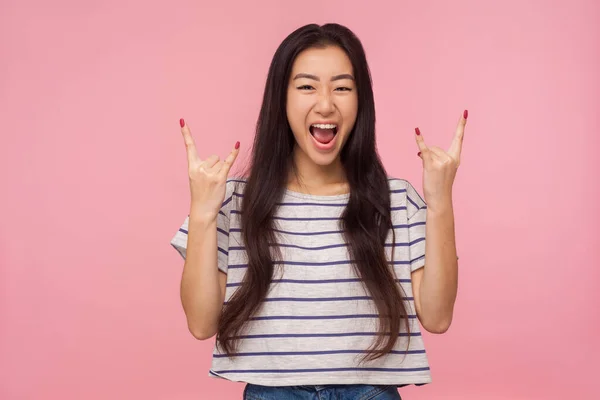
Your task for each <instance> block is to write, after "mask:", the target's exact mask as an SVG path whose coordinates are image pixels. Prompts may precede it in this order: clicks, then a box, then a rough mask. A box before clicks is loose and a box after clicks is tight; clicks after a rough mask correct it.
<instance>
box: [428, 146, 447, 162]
mask: <svg viewBox="0 0 600 400" xmlns="http://www.w3.org/2000/svg"><path fill="white" fill-rule="evenodd" d="M428 149H429V151H430V152H431V154H432V155H433V156H434V157H437V158H439V159H440V160H445V159H447V158H448V157H449V156H448V154H447V153H446V152H445V151H444V150H442V149H440V148H439V147H435V146H431V147H429V148H428Z"/></svg>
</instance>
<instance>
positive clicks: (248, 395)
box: [244, 383, 402, 400]
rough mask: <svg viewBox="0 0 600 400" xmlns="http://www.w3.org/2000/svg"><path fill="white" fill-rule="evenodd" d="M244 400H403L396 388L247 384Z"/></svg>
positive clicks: (385, 386)
mask: <svg viewBox="0 0 600 400" xmlns="http://www.w3.org/2000/svg"><path fill="white" fill-rule="evenodd" d="M244 400H402V399H401V398H400V395H399V394H398V389H397V388H396V386H387V385H373V386H372V385H324V386H260V385H254V384H252V383H248V384H246V388H245V389H244Z"/></svg>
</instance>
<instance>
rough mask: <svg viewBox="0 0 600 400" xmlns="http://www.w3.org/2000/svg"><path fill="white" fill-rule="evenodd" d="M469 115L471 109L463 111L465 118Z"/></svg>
mask: <svg viewBox="0 0 600 400" xmlns="http://www.w3.org/2000/svg"><path fill="white" fill-rule="evenodd" d="M468 116H469V110H465V112H464V113H463V117H465V119H467V117H468Z"/></svg>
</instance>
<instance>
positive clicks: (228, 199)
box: [171, 181, 236, 273]
mask: <svg viewBox="0 0 600 400" xmlns="http://www.w3.org/2000/svg"><path fill="white" fill-rule="evenodd" d="M233 182H234V181H227V186H226V189H225V201H223V205H222V206H221V210H220V211H219V214H218V215H217V231H216V232H215V234H216V235H217V267H218V268H219V270H221V271H222V272H224V273H227V269H228V268H227V266H228V259H229V220H230V212H231V205H232V204H233V203H235V202H234V201H233V200H234V198H233V197H234V196H235V195H236V194H235V193H234V186H235V185H234V183H233ZM189 221H190V217H189V215H188V216H187V217H186V218H185V220H184V221H183V224H181V226H180V227H179V230H178V231H177V232H176V233H175V236H173V238H172V239H171V246H173V247H174V248H175V250H177V252H178V253H179V254H180V255H181V257H183V259H184V260H185V258H186V254H187V242H188V228H189Z"/></svg>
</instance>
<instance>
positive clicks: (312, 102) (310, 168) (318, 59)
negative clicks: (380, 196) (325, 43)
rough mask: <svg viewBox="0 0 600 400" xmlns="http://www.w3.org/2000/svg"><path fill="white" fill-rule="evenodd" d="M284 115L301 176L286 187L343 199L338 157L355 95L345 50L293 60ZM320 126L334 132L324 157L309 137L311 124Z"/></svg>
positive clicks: (348, 128) (353, 117)
mask: <svg viewBox="0 0 600 400" xmlns="http://www.w3.org/2000/svg"><path fill="white" fill-rule="evenodd" d="M286 111H287V117H288V121H289V124H290V126H291V128H292V132H293V133H294V137H295V139H296V146H295V148H294V153H293V157H294V161H295V164H296V167H297V171H298V172H299V176H300V179H297V177H296V176H294V175H290V178H289V182H288V187H289V188H290V189H291V190H298V191H305V192H310V193H312V194H320V195H331V194H336V193H346V192H347V191H348V190H349V189H348V186H347V185H346V179H345V174H344V169H343V167H342V163H341V161H340V157H339V154H340V151H341V149H342V147H343V146H344V144H345V143H346V141H347V140H348V136H349V134H350V132H351V131H352V128H353V126H354V122H355V121H356V115H357V112H358V95H357V92H356V85H355V84H354V77H353V68H352V63H351V62H350V59H349V58H348V56H347V55H346V53H345V52H344V51H343V50H341V49H340V48H339V47H333V46H330V47H326V48H322V49H318V48H311V49H307V50H305V51H303V52H302V53H300V54H299V55H298V57H296V60H295V62H294V65H293V67H292V73H291V74H290V81H289V83H288V90H287V110H286ZM322 121H330V122H332V123H335V124H337V127H338V131H337V134H336V143H335V146H334V148H333V149H331V150H327V151H323V150H319V149H318V148H316V147H315V145H314V144H313V140H314V139H313V138H312V135H311V134H310V131H309V128H310V125H311V124H313V123H316V122H322Z"/></svg>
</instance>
